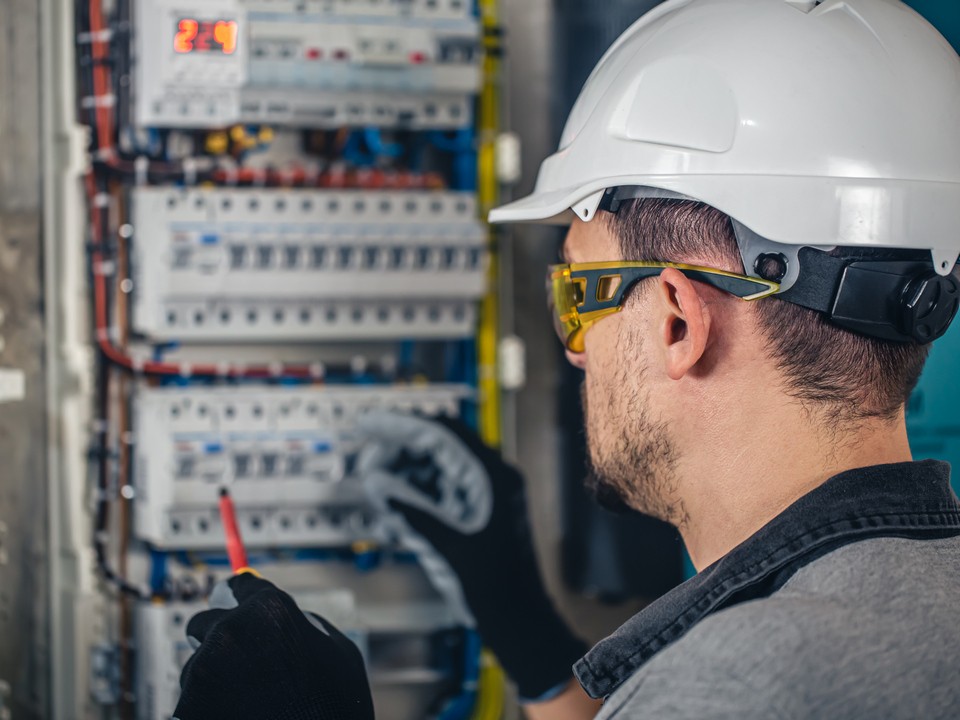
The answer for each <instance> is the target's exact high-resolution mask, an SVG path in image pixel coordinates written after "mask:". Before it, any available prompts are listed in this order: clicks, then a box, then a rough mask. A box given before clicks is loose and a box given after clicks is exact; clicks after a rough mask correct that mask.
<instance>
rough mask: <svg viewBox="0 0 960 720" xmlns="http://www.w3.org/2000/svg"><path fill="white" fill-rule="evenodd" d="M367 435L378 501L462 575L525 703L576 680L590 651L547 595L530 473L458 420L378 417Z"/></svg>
mask: <svg viewBox="0 0 960 720" xmlns="http://www.w3.org/2000/svg"><path fill="white" fill-rule="evenodd" d="M358 427H359V430H360V433H361V435H362V437H363V438H364V440H365V445H364V448H363V450H362V452H361V454H360V459H359V465H358V466H359V469H360V472H361V473H362V474H364V475H365V476H366V477H365V482H366V485H367V488H368V491H369V488H370V487H371V485H372V486H373V487H374V488H375V492H378V493H381V494H382V495H384V496H385V497H386V498H387V500H386V502H387V504H388V505H389V506H390V507H391V508H393V509H395V510H396V511H398V512H400V513H401V514H402V515H403V517H404V518H405V519H406V521H407V523H408V524H409V526H410V527H411V528H412V529H413V530H415V531H416V532H417V533H419V534H420V535H422V536H423V537H424V538H426V539H427V540H428V541H429V542H430V544H431V545H433V546H434V547H435V548H436V549H437V551H438V552H439V553H440V554H441V555H442V556H443V557H444V558H445V559H446V560H447V562H448V563H449V564H450V566H451V567H452V568H453V571H454V572H455V573H456V574H457V576H458V577H459V579H460V583H461V585H462V587H463V593H464V596H465V597H466V601H467V605H468V606H469V608H470V611H471V612H472V613H473V615H474V617H475V619H476V621H477V630H478V632H479V633H480V637H481V638H482V639H483V641H484V643H485V644H486V645H487V646H488V647H489V648H490V649H491V650H492V651H493V652H494V654H496V656H497V658H498V659H499V660H500V663H501V665H503V668H504V670H505V671H506V672H507V674H508V675H509V676H510V677H511V678H512V679H513V681H514V682H515V683H516V684H517V688H518V690H519V693H520V696H521V698H523V699H526V700H535V699H537V698H539V697H541V696H543V695H544V694H545V693H546V692H548V691H549V690H551V689H553V688H556V687H558V686H559V685H561V684H562V683H564V682H565V681H568V680H570V679H571V678H572V671H571V668H572V666H573V664H574V662H576V661H577V660H578V659H579V658H580V657H581V656H582V655H583V654H584V653H585V652H586V650H587V647H586V645H585V644H584V643H583V641H581V640H580V639H579V638H577V637H576V636H575V635H574V634H573V633H572V632H571V630H570V628H569V627H567V624H566V623H565V622H564V621H563V619H562V618H561V617H560V615H559V614H558V613H557V611H556V608H555V607H554V605H553V602H552V601H551V600H550V598H549V596H548V595H547V592H546V589H545V588H544V586H543V582H542V580H541V578H540V571H539V568H538V565H537V558H536V555H535V554H534V549H533V541H532V538H531V536H530V526H529V522H528V519H527V503H526V497H525V494H524V489H523V478H522V477H521V475H520V473H519V472H518V471H517V470H516V469H514V468H513V467H511V466H509V465H507V464H506V463H505V462H503V460H502V459H501V458H500V456H499V454H498V453H497V452H496V451H494V450H492V449H491V448H489V447H487V446H486V445H484V444H483V442H482V441H481V440H480V438H478V437H477V436H476V434H474V433H473V432H472V431H471V430H469V429H468V428H467V427H466V426H464V425H463V424H462V423H460V422H459V421H456V420H452V419H449V418H445V417H443V418H438V419H436V420H426V419H423V418H419V417H414V416H409V415H400V414H396V413H387V412H383V413H379V412H378V413H371V414H369V415H366V416H363V417H361V418H360V420H359V422H358ZM371 478H372V480H373V482H372V483H371V482H369V481H370V479H371Z"/></svg>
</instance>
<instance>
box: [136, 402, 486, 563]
mask: <svg viewBox="0 0 960 720" xmlns="http://www.w3.org/2000/svg"><path fill="white" fill-rule="evenodd" d="M469 395H470V391H469V388H467V387H463V386H456V385H446V386H445V385H430V386H424V387H404V386H383V387H381V386H374V387H371V386H366V387H364V386H339V387H322V386H302V387H283V386H279V387H275V386H267V387H263V386H238V387H217V388H177V387H169V388H144V389H142V390H141V392H140V393H139V394H138V396H137V402H136V410H135V412H136V415H135V428H136V432H137V437H138V438H139V442H138V444H137V450H136V462H135V478H136V485H135V488H136V497H137V503H136V511H135V515H134V522H135V525H134V532H135V533H136V535H137V537H139V538H141V539H142V540H145V541H147V542H149V543H151V544H152V545H153V546H154V547H158V548H174V549H218V548H222V547H223V538H224V532H223V527H222V525H221V523H220V517H219V514H218V511H217V498H218V493H219V490H220V488H221V487H227V488H229V489H230V493H231V495H232V497H233V500H234V503H235V505H236V508H237V523H238V525H239V526H240V529H241V533H242V535H243V538H244V542H245V543H246V544H248V545H249V546H250V547H264V546H271V547H278V546H280V547H294V546H339V545H350V543H352V542H353V541H355V540H364V539H370V538H373V537H375V536H376V516H375V514H374V513H373V511H372V509H371V508H370V507H368V505H367V502H366V500H365V497H364V494H363V489H362V487H361V486H360V483H359V481H358V480H357V479H356V478H355V477H353V475H352V464H353V460H354V459H355V455H356V452H357V449H358V444H357V438H356V436H355V432H354V430H353V426H354V422H355V421H356V418H357V417H358V415H359V414H361V413H363V412H366V411H369V410H371V409H375V408H380V409H392V410H399V411H404V412H419V413H423V414H426V415H436V414H446V415H450V416H456V415H457V414H458V413H459V406H460V402H461V401H463V400H465V399H466V398H467V397H469Z"/></svg>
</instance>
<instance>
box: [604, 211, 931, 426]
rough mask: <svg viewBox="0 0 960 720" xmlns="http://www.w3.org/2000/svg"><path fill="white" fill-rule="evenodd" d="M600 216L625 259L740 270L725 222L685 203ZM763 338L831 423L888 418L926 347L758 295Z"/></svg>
mask: <svg viewBox="0 0 960 720" xmlns="http://www.w3.org/2000/svg"><path fill="white" fill-rule="evenodd" d="M600 217H601V218H603V221H604V222H605V223H606V225H607V226H608V227H609V228H610V229H611V230H612V231H613V233H614V235H615V236H616V237H617V239H618V241H619V244H620V249H621V252H622V253H623V258H624V259H625V260H659V261H674V262H696V263H698V264H702V265H707V266H709V267H716V268H719V269H721V270H728V271H731V272H738V273H742V272H743V271H744V270H743V262H742V260H741V257H740V251H739V249H738V246H737V239H736V235H735V234H734V230H733V223H732V222H731V220H730V217H729V216H727V215H725V214H724V213H722V212H720V211H719V210H717V209H716V208H713V207H711V206H710V205H706V204H704V203H700V202H695V201H691V200H673V199H640V200H630V201H627V202H624V203H622V204H621V206H620V208H619V210H618V211H617V212H616V213H600ZM753 306H754V307H755V308H756V313H757V318H758V321H759V326H760V328H761V329H762V331H763V332H764V333H765V334H766V337H767V340H768V341H769V344H768V350H769V357H771V358H772V359H773V360H775V361H776V362H777V364H778V366H779V367H780V369H781V370H782V371H783V373H784V375H785V377H786V379H787V383H788V386H787V391H788V392H789V393H790V394H791V395H792V396H793V397H796V398H798V399H799V400H801V401H803V402H806V403H811V404H815V405H818V406H820V407H821V409H823V410H825V411H826V412H827V413H828V414H829V415H830V416H831V417H832V418H833V419H835V420H837V421H845V420H846V421H856V420H862V419H867V418H884V419H890V418H893V417H894V416H895V415H896V414H897V413H898V412H899V411H900V409H901V408H902V407H903V406H904V404H905V403H906V401H907V399H908V398H909V397H910V393H911V392H913V388H914V387H915V386H916V384H917V380H919V378H920V373H921V371H922V370H923V365H924V362H925V361H926V359H927V353H928V350H929V345H915V344H911V343H894V342H888V341H885V340H878V339H875V338H870V337H866V336H864V335H858V334H856V333H853V332H850V331H849V330H845V329H843V328H841V327H838V326H836V325H833V324H831V323H830V322H829V321H828V320H827V319H826V317H825V316H824V315H822V314H821V313H818V312H816V311H814V310H809V309H807V308H804V307H800V306H799V305H794V304H792V303H789V302H786V301H784V300H778V299H776V298H774V297H770V298H764V299H762V300H760V301H758V302H755V303H753Z"/></svg>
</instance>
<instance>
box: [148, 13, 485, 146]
mask: <svg viewBox="0 0 960 720" xmlns="http://www.w3.org/2000/svg"><path fill="white" fill-rule="evenodd" d="M136 7H137V15H136V21H137V27H138V28H140V30H139V32H137V33H135V49H134V54H135V55H136V56H137V57H138V60H139V62H138V65H137V68H138V69H137V83H136V85H137V94H136V123H137V124H138V125H141V126H151V127H192V128H196V127H222V126H225V125H228V124H231V123H238V122H246V123H271V124H279V125H294V126H310V127H343V126H362V125H376V126H379V127H389V126H404V127H412V128H455V127H466V126H468V125H470V124H472V122H473V117H472V96H473V95H475V94H476V93H477V92H478V90H479V87H480V77H481V76H480V58H481V54H480V45H479V23H478V21H477V19H476V18H475V17H474V15H473V3H472V2H467V1H466V0H356V1H346V0H339V1H336V0H320V1H317V0H300V1H294V0H289V1H288V0H278V1H277V2H273V1H271V0H247V1H244V0H207V2H204V3H202V4H197V3H187V2H184V1H183V0H138V2H137V6H136Z"/></svg>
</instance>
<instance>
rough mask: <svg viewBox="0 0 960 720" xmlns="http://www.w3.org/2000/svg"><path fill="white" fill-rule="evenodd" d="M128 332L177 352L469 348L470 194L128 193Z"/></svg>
mask: <svg viewBox="0 0 960 720" xmlns="http://www.w3.org/2000/svg"><path fill="white" fill-rule="evenodd" d="M133 218H134V230H135V233H134V238H135V245H134V267H135V271H134V289H135V295H134V297H135V307H134V315H133V323H134V327H135V329H136V330H137V331H139V332H141V333H144V334H145V335H148V336H150V337H152V338H156V339H176V340H178V341H191V340H193V341H196V340H203V341H210V340H215V341H223V340H234V341H236V340H267V339H270V340H276V339H290V340H298V339H322V340H344V339H371V338H392V339H398V338H412V337H416V338H456V337H467V336H469V335H471V334H472V333H473V331H474V327H475V324H476V310H475V306H476V301H477V300H478V299H479V298H480V297H481V296H482V294H483V292H484V290H485V287H486V281H485V279H486V273H487V263H488V257H487V250H486V234H485V230H484V227H483V226H482V225H481V223H480V222H479V220H478V219H477V209H476V201H475V198H474V196H473V194H472V193H465V192H418V191H393V192H385V191H365V190H343V191H334V190H290V189H284V190H277V189H271V190H260V189H243V188H220V189H209V190H207V189H190V190H178V189H175V188H150V187H147V188H137V189H136V190H135V191H134V193H133Z"/></svg>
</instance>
